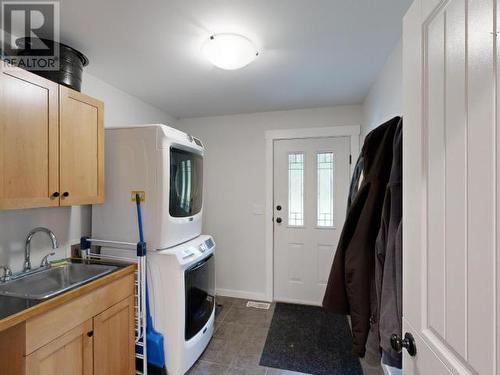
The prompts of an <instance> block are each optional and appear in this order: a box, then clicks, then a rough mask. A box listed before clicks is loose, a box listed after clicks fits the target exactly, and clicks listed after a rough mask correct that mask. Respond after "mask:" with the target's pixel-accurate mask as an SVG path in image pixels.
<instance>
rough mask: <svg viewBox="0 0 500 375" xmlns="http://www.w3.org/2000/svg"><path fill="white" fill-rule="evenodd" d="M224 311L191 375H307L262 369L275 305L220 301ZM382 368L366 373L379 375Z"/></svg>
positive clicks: (229, 300) (220, 298)
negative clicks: (264, 307) (258, 306)
mask: <svg viewBox="0 0 500 375" xmlns="http://www.w3.org/2000/svg"><path fill="white" fill-rule="evenodd" d="M217 303H218V304H221V305H223V309H222V311H221V312H220V314H219V315H218V316H217V318H216V321H215V332H214V337H213V338H212V341H211V342H210V344H209V345H208V347H207V349H206V350H205V352H204V353H203V354H202V356H201V358H200V359H199V360H198V362H197V363H196V364H195V365H194V366H193V368H192V369H191V370H190V371H189V372H188V375H304V374H302V373H298V372H293V371H286V370H279V369H273V368H267V367H263V366H259V361H260V356H261V353H262V349H263V348H264V344H265V342H266V337H267V332H268V330H269V327H270V325H271V319H272V317H273V312H274V304H272V305H271V308H270V309H269V310H260V309H255V308H248V307H246V303H247V300H242V299H235V298H228V297H217ZM380 371H381V370H380V369H379V368H371V369H370V368H366V369H364V372H365V375H379V374H380Z"/></svg>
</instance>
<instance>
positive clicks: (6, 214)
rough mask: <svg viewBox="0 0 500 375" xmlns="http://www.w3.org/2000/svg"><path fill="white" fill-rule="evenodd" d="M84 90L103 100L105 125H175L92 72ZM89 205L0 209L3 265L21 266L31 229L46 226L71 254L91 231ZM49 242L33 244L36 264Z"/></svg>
mask: <svg viewBox="0 0 500 375" xmlns="http://www.w3.org/2000/svg"><path fill="white" fill-rule="evenodd" d="M82 92H84V93H86V94H88V95H91V96H94V97H96V98H98V99H101V100H102V101H104V104H105V127H112V126H117V125H127V124H135V123H151V122H153V123H158V122H160V123H166V124H173V123H174V122H175V118H173V117H172V116H169V115H168V114H167V113H165V112H162V111H161V110H159V109H157V108H155V107H153V106H151V105H149V104H146V103H144V102H142V101H140V100H139V99H137V98H135V97H133V96H131V95H129V94H127V93H125V92H123V91H121V90H119V89H117V88H115V87H113V86H110V85H108V84H107V83H105V82H103V81H101V80H100V79H98V78H95V77H93V76H91V75H89V74H85V76H84V77H83V88H82ZM90 210H91V208H90V207H89V206H74V207H59V208H37V209H27V210H14V211H0V265H2V264H9V265H10V266H11V267H12V269H13V270H19V269H20V268H21V267H22V260H23V256H24V240H25V237H26V234H27V233H28V231H29V230H31V229H33V228H34V227H37V226H45V227H48V228H49V229H51V230H53V231H54V233H55V234H56V236H57V238H58V240H59V243H60V248H59V250H58V254H57V255H58V256H59V257H63V256H66V255H67V254H68V253H69V246H70V244H73V243H78V242H79V239H80V237H81V236H82V234H84V235H88V234H90V217H91V211H90ZM49 248H50V241H49V240H48V238H46V236H44V235H37V236H36V237H35V238H34V240H33V244H32V259H33V265H37V264H38V263H39V261H40V259H41V257H42V256H43V255H45V253H46V251H47V250H48V249H49Z"/></svg>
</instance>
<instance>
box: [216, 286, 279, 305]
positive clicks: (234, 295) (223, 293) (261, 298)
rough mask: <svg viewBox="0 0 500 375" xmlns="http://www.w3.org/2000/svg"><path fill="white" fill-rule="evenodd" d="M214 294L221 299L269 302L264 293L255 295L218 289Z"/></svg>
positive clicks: (241, 291) (254, 293)
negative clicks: (230, 298)
mask: <svg viewBox="0 0 500 375" xmlns="http://www.w3.org/2000/svg"><path fill="white" fill-rule="evenodd" d="M216 294H217V295H218V296H222V297H232V298H241V299H251V300H255V301H265V302H272V301H269V300H268V299H267V297H266V294H265V293H256V292H247V291H244V290H234V289H220V288H217V290H216Z"/></svg>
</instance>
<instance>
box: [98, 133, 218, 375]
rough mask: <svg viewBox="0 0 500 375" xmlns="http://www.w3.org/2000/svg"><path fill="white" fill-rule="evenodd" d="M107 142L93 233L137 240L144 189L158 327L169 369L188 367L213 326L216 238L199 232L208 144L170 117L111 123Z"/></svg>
mask: <svg viewBox="0 0 500 375" xmlns="http://www.w3.org/2000/svg"><path fill="white" fill-rule="evenodd" d="M105 149H106V203H105V204H103V205H95V206H93V208H92V237H94V238H106V239H111V240H115V241H124V242H137V238H138V230H137V219H136V215H135V204H134V203H133V201H132V196H135V192H140V193H141V194H144V202H143V203H142V205H143V224H144V238H145V241H146V242H147V246H148V254H147V264H148V290H149V295H150V297H149V300H150V307H151V313H152V316H153V323H154V328H155V329H156V330H157V331H159V332H160V333H162V334H163V336H164V341H165V359H166V367H167V371H168V373H169V375H181V374H184V373H185V372H187V371H188V370H189V368H190V367H191V366H192V365H193V364H194V363H195V362H196V360H197V359H198V358H199V356H200V355H201V353H202V352H203V350H204V349H205V348H206V346H207V345H208V342H209V341H210V338H211V337H212V334H213V330H214V316H215V261H214V254H215V242H214V240H213V238H212V237H211V236H208V235H201V226H202V215H203V156H204V147H203V144H202V142H201V141H200V140H199V139H197V138H194V137H192V136H190V135H188V134H186V133H183V132H181V131H179V130H177V129H174V128H171V127H168V126H166V125H138V126H133V127H127V128H112V129H107V130H106V147H105ZM102 251H104V252H106V251H107V252H108V253H111V252H113V251H121V250H111V249H103V250H102Z"/></svg>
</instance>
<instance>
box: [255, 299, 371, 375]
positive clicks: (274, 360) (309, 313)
mask: <svg viewBox="0 0 500 375" xmlns="http://www.w3.org/2000/svg"><path fill="white" fill-rule="evenodd" d="M351 350H352V336H351V331H350V329H349V325H348V323H347V318H346V317H345V316H343V315H336V314H329V313H325V312H324V311H323V310H322V309H321V308H319V307H313V306H302V305H291V304H286V303H277V304H276V309H275V311H274V315H273V320H272V322H271V328H270V329H269V333H268V335H267V339H266V344H265V346H264V350H263V351H262V356H261V358H260V365H261V366H267V367H274V368H279V369H283V370H290V371H297V372H305V373H308V374H315V375H363V371H362V369H361V365H360V362H359V359H358V358H357V357H356V356H354V355H353V354H352V353H351Z"/></svg>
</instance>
